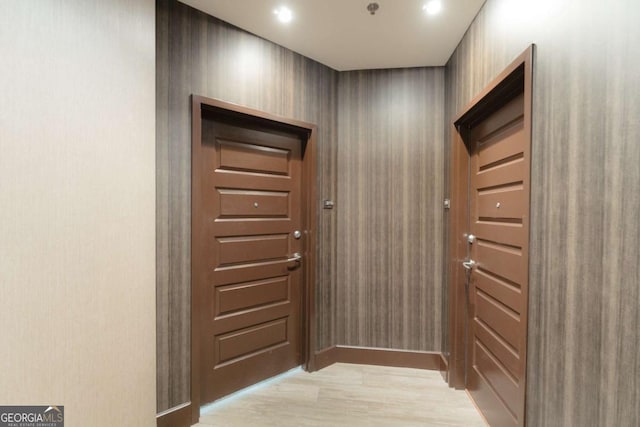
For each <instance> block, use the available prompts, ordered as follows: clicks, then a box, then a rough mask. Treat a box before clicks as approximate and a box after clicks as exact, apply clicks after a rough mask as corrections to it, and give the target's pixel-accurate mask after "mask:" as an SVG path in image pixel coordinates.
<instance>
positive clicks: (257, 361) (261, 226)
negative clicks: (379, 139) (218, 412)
mask: <svg viewBox="0 0 640 427" xmlns="http://www.w3.org/2000/svg"><path fill="white" fill-rule="evenodd" d="M202 141H203V142H202V147H201V155H202V156H201V159H200V161H201V162H202V163H201V170H202V184H203V185H202V189H201V191H202V211H203V212H202V214H203V216H204V218H205V220H204V226H203V228H204V230H203V232H204V236H203V240H204V243H203V250H204V253H203V254H202V256H203V260H204V262H203V263H202V264H203V265H204V266H205V267H204V268H205V271H204V272H203V277H205V279H206V284H205V289H204V292H203V295H204V297H205V305H206V307H207V309H206V310H205V313H206V317H205V318H204V319H203V326H202V329H203V338H202V339H203V353H202V359H203V373H204V378H203V381H202V382H201V395H202V397H203V400H202V402H203V403H206V402H209V401H213V400H215V399H217V398H219V397H222V396H224V395H226V394H229V393H231V392H233V391H236V390H238V389H240V388H243V387H246V386H249V385H251V384H253V383H255V382H258V381H260V380H263V379H266V378H269V377H270V376H273V375H276V374H278V373H281V372H283V371H286V370H288V369H291V368H293V367H295V366H298V365H300V364H301V363H302V336H301V332H302V324H301V321H300V317H301V311H302V306H301V304H302V291H301V282H302V275H301V272H300V269H299V268H298V267H299V263H298V262H296V261H289V258H290V257H291V256H292V254H293V253H295V252H302V249H303V246H302V241H301V240H298V239H294V238H293V232H294V231H295V230H299V229H300V228H301V225H302V209H301V180H302V174H301V160H302V141H301V140H300V138H299V137H297V136H295V135H290V134H286V133H283V132H281V131H276V130H273V129H268V128H258V127H254V126H253V125H251V124H248V123H239V122H238V123H236V122H233V123H231V122H223V121H220V120H214V119H206V120H203V123H202Z"/></svg>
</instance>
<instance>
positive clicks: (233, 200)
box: [218, 189, 289, 218]
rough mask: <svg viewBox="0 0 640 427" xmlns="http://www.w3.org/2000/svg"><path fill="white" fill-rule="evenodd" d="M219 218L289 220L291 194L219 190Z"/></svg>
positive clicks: (283, 192)
mask: <svg viewBox="0 0 640 427" xmlns="http://www.w3.org/2000/svg"><path fill="white" fill-rule="evenodd" d="M218 193H219V196H218V197H219V200H220V216H219V217H218V218H238V217H243V218H258V217H260V218H265V217H271V218H288V217H289V193H288V192H285V191H281V192H275V191H247V190H230V189H218Z"/></svg>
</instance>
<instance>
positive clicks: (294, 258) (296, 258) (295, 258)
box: [287, 252, 302, 262]
mask: <svg viewBox="0 0 640 427" xmlns="http://www.w3.org/2000/svg"><path fill="white" fill-rule="evenodd" d="M293 261H297V262H300V261H302V254H301V253H300V252H296V253H294V254H293V256H292V257H291V258H289V259H288V260H287V262H293Z"/></svg>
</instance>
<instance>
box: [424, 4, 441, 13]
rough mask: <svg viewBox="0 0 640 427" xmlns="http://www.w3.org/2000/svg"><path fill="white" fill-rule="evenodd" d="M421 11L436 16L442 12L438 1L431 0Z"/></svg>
mask: <svg viewBox="0 0 640 427" xmlns="http://www.w3.org/2000/svg"><path fill="white" fill-rule="evenodd" d="M422 10H424V11H425V12H427V13H428V14H429V15H436V14H438V13H440V11H441V10H442V3H441V2H440V0H431V1H429V2H428V3H427V4H425V5H424V6H422Z"/></svg>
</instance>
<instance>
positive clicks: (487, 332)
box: [474, 318, 520, 378]
mask: <svg viewBox="0 0 640 427" xmlns="http://www.w3.org/2000/svg"><path fill="white" fill-rule="evenodd" d="M474 327H475V330H476V337H477V341H478V342H481V343H482V344H483V345H484V346H485V347H486V348H487V349H488V350H489V352H490V353H491V354H493V355H495V358H496V359H498V360H499V361H500V363H501V364H502V366H503V367H504V368H505V369H506V370H507V371H508V372H509V373H510V374H511V376H512V377H514V378H517V377H518V372H519V370H520V358H519V357H518V352H517V351H516V350H515V349H514V348H513V347H512V346H511V345H509V344H508V343H507V342H506V341H505V340H504V338H502V337H501V336H500V335H499V334H497V333H496V332H495V331H493V330H492V329H491V328H490V327H489V326H487V325H486V324H485V323H484V322H482V320H480V319H477V318H476V319H475V324H474Z"/></svg>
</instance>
